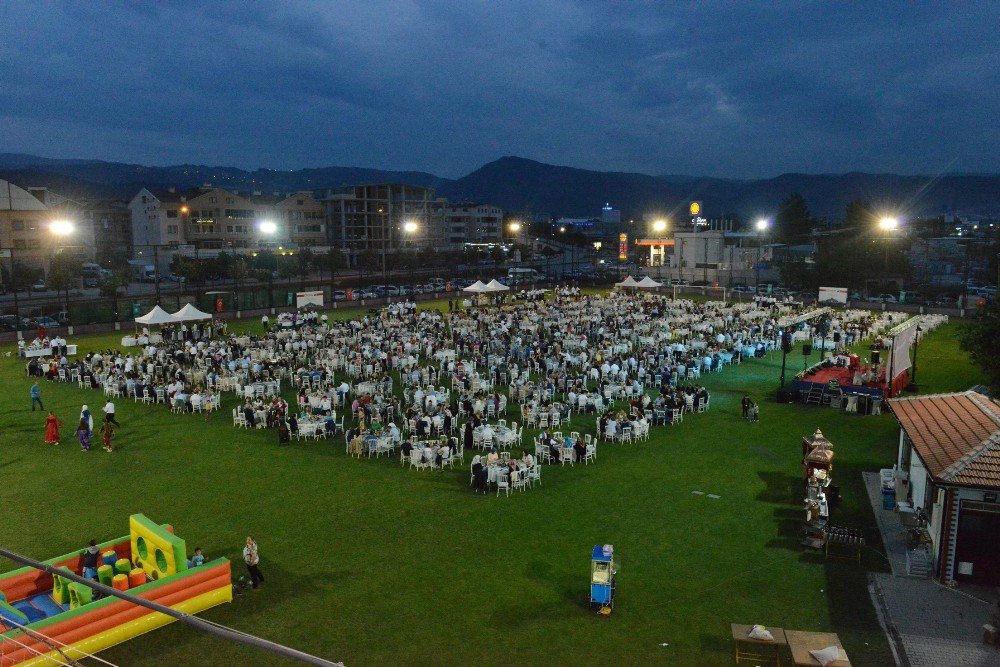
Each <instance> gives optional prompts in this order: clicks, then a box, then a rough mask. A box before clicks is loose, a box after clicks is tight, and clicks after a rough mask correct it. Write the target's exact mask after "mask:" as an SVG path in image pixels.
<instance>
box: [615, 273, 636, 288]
mask: <svg viewBox="0 0 1000 667" xmlns="http://www.w3.org/2000/svg"><path fill="white" fill-rule="evenodd" d="M638 286H639V283H637V282H636V281H635V278H633V277H632V276H629V277H628V278H626V279H625V280H623V281H621V282H620V283H615V287H638Z"/></svg>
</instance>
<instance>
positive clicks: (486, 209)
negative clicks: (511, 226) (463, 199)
mask: <svg viewBox="0 0 1000 667" xmlns="http://www.w3.org/2000/svg"><path fill="white" fill-rule="evenodd" d="M439 215H440V216H441V217H442V227H443V228H444V235H445V239H444V240H445V243H447V244H448V245H450V246H453V247H459V246H462V245H463V244H465V243H500V241H502V240H503V237H502V235H503V209H501V208H500V207H498V206H491V205H489V204H472V203H460V204H447V205H444V206H442V207H441V208H440V210H439Z"/></svg>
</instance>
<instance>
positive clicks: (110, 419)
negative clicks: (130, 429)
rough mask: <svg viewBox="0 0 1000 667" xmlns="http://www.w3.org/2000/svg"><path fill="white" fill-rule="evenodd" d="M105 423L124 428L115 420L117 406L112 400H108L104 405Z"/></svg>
mask: <svg viewBox="0 0 1000 667" xmlns="http://www.w3.org/2000/svg"><path fill="white" fill-rule="evenodd" d="M104 423H106V424H107V423H110V424H114V425H115V426H117V427H118V428H121V427H122V425H121V424H119V423H118V421H117V420H116V419H115V404H114V403H112V402H111V399H110V398H109V399H108V402H107V403H105V404H104Z"/></svg>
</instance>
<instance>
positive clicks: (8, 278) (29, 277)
mask: <svg viewBox="0 0 1000 667" xmlns="http://www.w3.org/2000/svg"><path fill="white" fill-rule="evenodd" d="M41 275H42V270H41V269H40V268H38V267H36V266H30V265H28V264H25V263H24V262H22V261H19V260H16V259H15V260H14V261H13V264H12V266H11V270H10V271H7V270H6V269H5V270H4V282H5V283H6V284H7V285H9V286H10V288H11V289H14V290H17V291H21V290H24V289H28V287H30V286H31V284H32V283H33V282H35V281H36V280H37V279H38V278H40V277H41Z"/></svg>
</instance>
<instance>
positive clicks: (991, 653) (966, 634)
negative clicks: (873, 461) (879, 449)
mask: <svg viewBox="0 0 1000 667" xmlns="http://www.w3.org/2000/svg"><path fill="white" fill-rule="evenodd" d="M864 478H865V486H866V487H867V489H868V496H869V500H871V503H872V508H873V510H874V511H875V519H876V523H877V524H878V527H879V531H880V532H881V533H882V543H883V544H884V545H885V548H886V552H887V553H888V557H889V562H890V564H891V565H892V574H874V575H872V576H871V593H872V602H873V603H874V604H875V607H876V609H879V610H880V613H881V616H882V620H883V622H884V624H885V627H886V630H887V634H888V635H889V643H890V644H892V645H894V646H896V647H897V651H898V650H900V649H901V650H902V654H901V655H899V664H902V665H911V666H912V667H951V666H952V665H954V666H955V667H958V666H959V665H961V666H963V667H998V666H1000V651H998V650H997V649H995V648H993V647H990V646H985V645H983V643H982V637H983V624H984V623H986V622H987V621H988V620H989V618H990V612H991V611H992V607H993V605H994V604H996V600H997V592H996V590H995V589H986V588H983V587H980V586H969V585H962V587H961V588H959V589H954V590H953V589H950V588H947V587H945V586H942V585H940V584H938V583H937V582H935V581H933V580H931V579H926V578H914V577H910V576H907V573H906V544H905V539H906V528H905V527H904V526H903V524H902V523H901V522H900V520H899V515H898V514H897V513H895V512H892V511H889V510H884V509H882V494H881V491H880V489H879V479H878V473H867V472H866V473H864Z"/></svg>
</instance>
